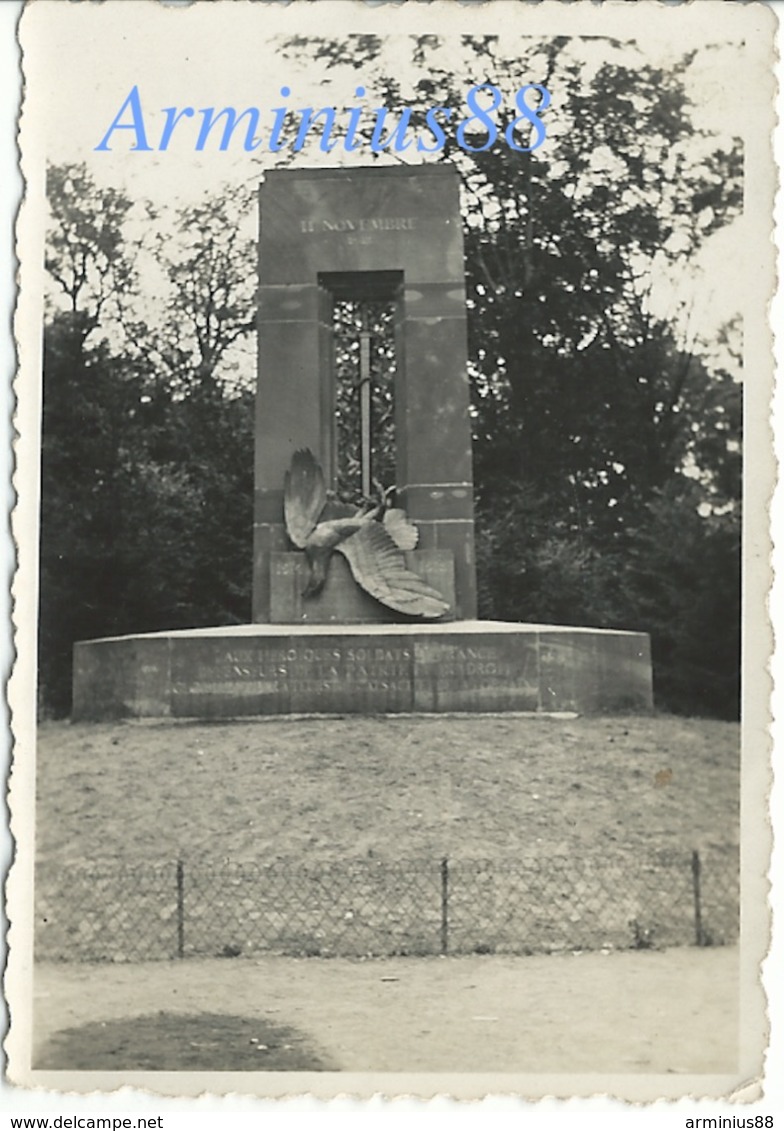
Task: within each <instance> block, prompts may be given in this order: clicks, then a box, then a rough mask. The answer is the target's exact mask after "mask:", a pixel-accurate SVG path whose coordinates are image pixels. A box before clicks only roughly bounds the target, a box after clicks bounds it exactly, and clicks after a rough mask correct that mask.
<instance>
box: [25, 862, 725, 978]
mask: <svg viewBox="0 0 784 1131" xmlns="http://www.w3.org/2000/svg"><path fill="white" fill-rule="evenodd" d="M738 863H739V862H738V849H737V848H736V847H726V848H713V849H710V850H709V851H702V852H696V851H695V852H658V853H653V854H647V855H645V856H639V857H637V856H632V855H623V856H616V857H609V856H602V857H579V856H577V857H575V856H552V855H551V856H546V857H536V858H530V859H529V858H522V859H520V858H515V859H513V860H512V859H510V860H505V861H500V862H499V861H479V860H455V861H449V860H425V861H423V860H417V861H407V862H400V863H382V862H375V861H372V860H361V861H342V862H338V863H332V864H314V865H313V866H296V865H287V864H270V865H266V864H257V863H251V864H248V863H218V864H216V863H212V864H210V863H208V862H207V861H203V860H202V861H184V860H180V861H173V862H171V863H167V864H161V865H147V864H142V865H138V866H130V865H126V866H111V867H109V866H106V867H102V866H100V865H98V864H95V865H78V866H62V865H55V864H52V863H50V862H45V863H40V864H39V865H38V867H37V869H36V955H37V957H38V958H39V959H49V960H60V961H82V962H101V961H109V962H112V961H113V962H130V961H141V960H149V959H164V958H177V957H179V958H186V957H190V956H192V955H203V956H206V955H224V956H226V957H233V956H239V955H242V954H254V953H260V952H263V951H268V952H273V953H278V954H290V955H298V956H316V955H320V956H322V957H333V956H346V957H348V956H360V955H374V956H376V955H378V956H381V955H428V954H446V953H449V954H471V953H474V954H492V953H503V954H533V953H541V952H553V951H561V950H597V949H601V948H605V947H612V948H630V947H631V948H633V947H636V948H646V947H655V946H688V945H698V946H711V945H722V944H724V943H729V942H733V941H734V940H735V939H736V938H737V934H738V919H739V891H738V876H739V872H738Z"/></svg>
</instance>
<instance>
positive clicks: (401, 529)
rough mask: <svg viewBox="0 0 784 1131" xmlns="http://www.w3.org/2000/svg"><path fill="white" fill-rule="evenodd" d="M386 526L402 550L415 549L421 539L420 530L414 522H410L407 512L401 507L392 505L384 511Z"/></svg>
mask: <svg viewBox="0 0 784 1131" xmlns="http://www.w3.org/2000/svg"><path fill="white" fill-rule="evenodd" d="M383 522H384V526H385V527H386V529H387V533H388V534H389V535H390V536H391V538H392V541H393V542H394V543H395V544H396V545H397V546H399V547H400V549H401V550H414V549H416V544H417V542H418V541H419V531H418V530H417V528H416V526H414V524H413V522H409V520H408V518H407V517H406V512H405V511H404V510H401V509H400V507H390V509H389V510H386V511H384V519H383Z"/></svg>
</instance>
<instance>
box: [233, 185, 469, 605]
mask: <svg viewBox="0 0 784 1131" xmlns="http://www.w3.org/2000/svg"><path fill="white" fill-rule="evenodd" d="M260 200H261V238H260V250H259V256H260V263H259V279H260V295H259V326H258V328H259V364H258V402H257V423H256V493H255V518H254V547H255V559H254V585H253V590H254V593H253V618H254V620H255V621H258V622H264V621H268V620H270V616H271V613H270V560H271V559H270V555H271V554H272V553H273V552H275V551H280V550H285V549H287V548H288V547H287V542H286V538H285V533H284V528H283V506H282V486H283V476H284V474H285V471H286V468H287V467H288V465H289V462H290V459H291V455H292V453H293V452H294V451H295V450H296V449H297V448H300V447H309V448H311V449H312V451H313V452H314V453H315V455H316V456H317V458H318V459H319V461H320V462H321V465H322V467H323V468H324V471H325V474H326V476H327V478H328V480H330V481H334V476H335V473H336V467H337V452H336V449H335V443H336V440H335V414H334V406H335V391H334V375H333V368H334V365H333V346H332V307H333V303H334V300H335V298H336V297H345V298H352V299H362V298H373V299H378V298H386V299H390V300H394V301H395V303H396V311H397V319H396V342H397V354H398V356H397V377H396V384H395V432H396V484H397V487H398V489H399V499H400V500H401V503H402V505H403V506H404V507H405V508H406V510H407V512H408V514H409V516H410V517H411V518H412V519H413V520H414V521H415V522H416V524H417V526H418V527H419V530H420V547H421V548H422V550H435V551H449V552H450V553H451V554H452V555H453V557H454V567H455V615H456V617H457V618H458V619H472V618H474V617H475V616H476V579H475V566H474V528H473V486H472V473H471V434H470V422H469V412H468V409H469V388H468V375H467V352H466V316H465V284H464V261H463V240H462V227H461V220H460V211H459V200H458V176H457V173H456V171H455V170H454V169H453V168H451V167H450V166H445V165H437V166H436V165H432V166H422V167H418V168H411V167H394V168H381V167H375V168H369V169H352V170H344V169H340V170H331V169H312V170H303V171H294V170H292V171H288V170H286V171H274V172H271V173H268V174H267V177H266V180H265V183H264V185H263V186H262V189H261V196H260Z"/></svg>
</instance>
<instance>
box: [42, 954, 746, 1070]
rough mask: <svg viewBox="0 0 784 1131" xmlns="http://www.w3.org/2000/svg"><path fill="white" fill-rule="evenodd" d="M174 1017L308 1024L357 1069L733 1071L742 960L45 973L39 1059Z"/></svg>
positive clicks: (547, 959) (274, 961)
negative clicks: (62, 1047) (127, 1020)
mask: <svg viewBox="0 0 784 1131" xmlns="http://www.w3.org/2000/svg"><path fill="white" fill-rule="evenodd" d="M158 1011H165V1012H167V1013H182V1014H194V1013H200V1012H208V1013H212V1014H216V1013H224V1014H234V1015H242V1016H244V1017H249V1018H253V1017H257V1018H264V1019H265V1020H266V1021H268V1022H273V1023H274V1024H275V1025H289V1026H293V1027H294V1028H295V1029H296V1030H297V1031H299V1032H301V1033H303V1034H305V1035H306V1036H307V1038H308V1039H309V1040H311V1041H312V1043H313V1045H314V1046H315V1047H316V1048H318V1049H319V1050H321V1051H323V1053H324V1054H325V1056H326V1058H327V1060H328V1061H329V1062H330V1063H332V1064H334V1065H336V1066H337V1067H339V1068H340V1070H342V1071H346V1072H412V1071H414V1072H516V1073H521V1072H526V1073H545V1072H567V1073H591V1072H629V1073H645V1074H649V1073H665V1072H674V1073H695V1074H697V1073H725V1072H726V1073H732V1072H734V1071H736V1068H737V1065H736V1060H737V1051H736V1041H737V1031H738V953H737V950H736V949H735V948H732V947H726V948H717V949H705V950H697V949H683V950H670V951H664V952H654V951H638V952H635V951H631V952H622V953H610V954H597V953H591V954H579V955H562V956H534V957H528V958H513V957H498V956H471V957H465V958H432V959H427V958H398V959H386V960H379V959H376V960H372V961H364V962H363V961H352V960H346V959H330V960H319V959H292V958H280V957H265V958H263V959H260V960H250V959H247V960H221V959H209V960H204V961H197V960H191V961H186V962H160V963H147V964H144V965H124V966H88V965H54V964H43V965H41V966H40V967H38V968H37V970H36V975H35V1049H34V1060H33V1063H34V1065H35V1063H36V1053H39V1054H40V1050H42V1049H43V1048H44V1046H45V1044H46V1042H47V1041H48V1040H49V1038H50V1037H52V1036H53V1034H54V1033H56V1032H57V1031H59V1030H62V1029H70V1028H72V1027H75V1026H80V1025H86V1024H88V1023H89V1022H93V1021H97V1020H106V1021H109V1020H115V1019H118V1018H123V1017H139V1016H144V1015H150V1014H156V1013H158ZM160 1056H161V1059H160V1067H161V1068H164V1067H165V1050H164V1049H161V1054H160ZM259 1068H263V1054H260V1063H259Z"/></svg>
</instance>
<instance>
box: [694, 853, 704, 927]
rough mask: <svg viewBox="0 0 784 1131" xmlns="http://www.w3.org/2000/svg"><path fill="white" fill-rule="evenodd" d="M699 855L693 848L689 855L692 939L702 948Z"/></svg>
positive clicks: (700, 868)
mask: <svg viewBox="0 0 784 1131" xmlns="http://www.w3.org/2000/svg"><path fill="white" fill-rule="evenodd" d="M701 870H702V865H701V863H700V854H699V852H698V851H697V849H696V848H695V849H694V851H693V852H692V854H691V876H692V885H693V889H694V937H695V941H696V943H697V946H702V943H703V939H704V935H703V931H702V899H701V892H700V872H701Z"/></svg>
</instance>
